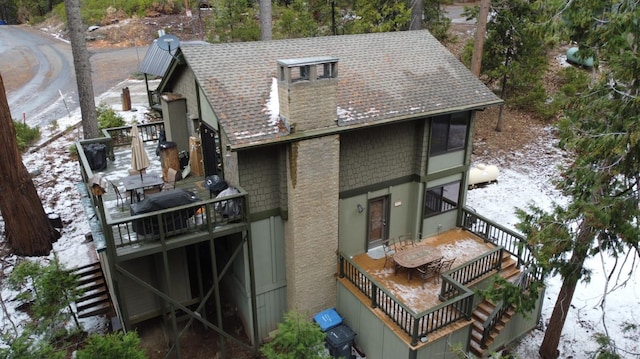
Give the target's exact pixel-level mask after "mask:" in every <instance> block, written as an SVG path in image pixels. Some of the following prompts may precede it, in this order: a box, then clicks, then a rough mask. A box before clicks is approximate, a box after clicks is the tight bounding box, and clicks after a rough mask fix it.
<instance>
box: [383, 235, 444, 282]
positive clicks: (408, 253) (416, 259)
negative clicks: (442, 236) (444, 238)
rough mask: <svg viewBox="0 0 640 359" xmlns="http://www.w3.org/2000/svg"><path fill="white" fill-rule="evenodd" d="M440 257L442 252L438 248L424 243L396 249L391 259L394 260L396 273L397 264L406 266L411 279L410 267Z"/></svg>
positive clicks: (415, 266)
mask: <svg viewBox="0 0 640 359" xmlns="http://www.w3.org/2000/svg"><path fill="white" fill-rule="evenodd" d="M441 258H442V252H440V250H439V249H438V248H436V247H432V246H429V245H425V244H421V245H417V246H415V247H409V248H406V249H403V250H400V251H397V252H396V253H395V254H394V255H393V260H394V261H395V262H396V273H397V272H398V266H400V267H403V268H407V269H408V272H409V273H408V277H409V280H411V272H413V270H412V269H414V268H417V267H420V266H421V265H425V264H427V263H431V262H433V261H437V260H439V259H441Z"/></svg>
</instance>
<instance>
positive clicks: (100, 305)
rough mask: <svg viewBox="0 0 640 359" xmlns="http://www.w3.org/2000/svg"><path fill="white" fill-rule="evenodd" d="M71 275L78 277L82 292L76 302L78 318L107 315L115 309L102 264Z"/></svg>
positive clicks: (76, 270) (90, 265)
mask: <svg viewBox="0 0 640 359" xmlns="http://www.w3.org/2000/svg"><path fill="white" fill-rule="evenodd" d="M71 273H72V274H75V275H77V276H78V289H80V290H81V291H82V294H81V295H80V298H78V300H76V311H77V314H78V318H87V317H93V316H96V315H100V314H105V313H108V312H110V311H111V310H112V309H113V306H112V304H111V298H110V297H109V291H108V290H107V285H106V283H105V281H104V275H103V274H102V267H101V266H100V262H96V263H92V264H88V265H86V266H83V267H79V268H76V269H73V270H71Z"/></svg>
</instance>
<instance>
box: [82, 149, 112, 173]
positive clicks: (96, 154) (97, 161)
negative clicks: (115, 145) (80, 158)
mask: <svg viewBox="0 0 640 359" xmlns="http://www.w3.org/2000/svg"><path fill="white" fill-rule="evenodd" d="M83 148H84V155H85V156H86V157H87V161H88V162H89V167H90V168H91V170H92V171H102V170H104V169H106V168H107V146H106V145H104V144H102V143H90V144H88V145H84V146H83Z"/></svg>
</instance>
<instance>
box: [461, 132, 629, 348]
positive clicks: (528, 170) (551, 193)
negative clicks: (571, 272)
mask: <svg viewBox="0 0 640 359" xmlns="http://www.w3.org/2000/svg"><path fill="white" fill-rule="evenodd" d="M555 143H556V141H555V140H554V139H553V135H552V131H551V130H550V129H548V130H547V132H546V133H545V134H544V135H543V136H541V137H540V138H539V140H538V142H537V143H535V144H533V145H531V146H529V147H527V148H525V149H523V151H522V153H519V154H516V158H517V159H518V161H510V162H509V164H508V165H507V164H506V163H503V164H502V165H501V166H499V167H501V168H500V169H501V172H500V175H499V176H498V182H497V183H494V184H490V185H487V186H486V187H483V188H478V189H473V190H471V191H469V192H468V195H467V205H468V206H470V207H472V208H474V209H475V210H476V211H477V212H478V213H479V214H480V215H482V216H485V217H488V218H489V219H491V220H493V221H495V222H496V223H499V224H502V225H505V226H507V227H508V228H510V229H512V230H516V229H515V227H514V226H515V224H516V223H518V219H517V218H516V216H515V211H514V209H515V208H516V207H519V208H526V207H527V205H528V204H529V203H532V204H535V205H536V206H538V207H541V208H546V209H549V208H551V205H552V203H553V201H556V202H558V203H561V204H562V203H566V199H565V198H563V197H562V196H561V195H560V193H559V192H558V191H557V190H556V189H555V188H554V186H553V184H552V179H553V178H554V176H555V175H556V174H557V173H558V170H557V165H559V164H560V163H561V161H562V160H563V156H562V155H563V154H562V152H561V151H560V150H558V149H557V148H555V147H554V144H555ZM496 161H497V162H500V161H501V159H496ZM487 164H493V163H490V162H487ZM636 260H637V258H636ZM614 262H615V260H614V259H613V258H600V257H595V258H591V259H590V260H588V261H587V263H586V266H587V267H588V268H589V269H591V270H592V271H593V272H592V277H591V282H590V283H588V284H586V283H580V284H579V286H578V288H577V289H576V293H575V295H574V297H573V301H572V307H571V310H570V311H569V313H568V317H567V320H566V323H565V326H564V330H563V332H562V338H561V341H560V346H559V348H558V349H559V350H560V357H561V358H592V357H595V356H594V352H595V351H596V350H597V349H598V345H597V343H596V342H595V339H594V334H596V333H605V325H606V328H607V329H608V333H609V336H610V337H611V338H613V340H614V341H615V343H616V345H617V346H618V347H619V348H621V349H622V350H623V351H621V352H619V354H620V355H621V356H622V357H623V358H640V354H638V353H640V348H639V343H638V339H639V334H640V330H638V329H634V330H631V331H629V332H625V331H624V329H623V328H624V327H625V326H633V327H635V326H638V325H639V324H640V322H639V321H640V314H634V309H635V308H637V306H638V304H639V303H640V286H638V283H637V282H638V280H639V279H638V278H640V277H638V276H637V275H636V273H635V272H634V273H633V274H634V275H633V276H632V277H631V280H630V281H629V282H628V283H626V285H625V284H624V283H623V282H624V280H625V279H627V278H628V277H629V276H628V273H629V272H630V271H632V270H633V269H634V268H635V261H634V260H633V258H631V259H628V260H627V262H626V263H624V265H623V263H622V262H623V259H622V258H621V259H619V263H618V269H617V270H616V271H615V274H614V275H613V276H612V279H611V280H610V282H609V283H608V287H605V285H606V284H607V279H606V277H607V274H609V272H610V270H611V268H613V265H614ZM561 284H562V283H561V281H560V279H559V278H558V277H553V278H549V279H548V280H547V288H546V293H545V302H544V306H543V309H542V320H541V322H542V323H541V325H540V326H539V327H540V328H539V329H536V330H534V331H532V332H531V333H529V334H527V335H526V336H525V337H524V338H523V339H522V340H521V342H520V343H519V344H518V346H517V347H516V348H515V350H514V352H515V353H516V354H517V355H518V356H519V357H521V358H523V359H527V358H536V357H538V348H539V346H540V343H542V339H543V337H544V332H543V331H542V330H544V328H546V327H547V324H548V322H549V318H550V317H551V312H552V311H553V306H554V305H555V301H556V298H557V295H558V292H559V290H560V286H561ZM605 290H606V291H609V292H610V293H609V294H608V295H607V296H603V293H604V292H605ZM603 298H605V301H604V303H602V300H603ZM601 304H603V305H602V307H601ZM540 329H542V330H540Z"/></svg>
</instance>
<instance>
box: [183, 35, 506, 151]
mask: <svg viewBox="0 0 640 359" xmlns="http://www.w3.org/2000/svg"><path fill="white" fill-rule="evenodd" d="M181 51H182V53H183V54H184V57H185V59H186V62H187V64H188V65H189V66H190V67H191V68H192V70H193V73H194V74H195V77H196V80H197V81H198V83H199V85H200V86H201V87H202V89H203V91H204V92H205V94H206V96H207V98H208V100H209V102H210V103H211V106H212V107H213V109H214V111H215V113H216V115H217V116H218V119H219V121H220V124H221V125H222V126H223V128H224V130H225V133H226V134H227V135H228V136H229V140H230V142H231V145H247V144H250V143H251V144H258V143H260V142H263V141H273V140H274V139H277V138H278V137H281V136H284V135H287V132H286V131H287V130H286V128H285V127H283V126H281V124H278V123H274V122H273V121H271V119H270V115H269V113H268V112H269V111H267V110H266V106H267V102H268V101H269V97H270V92H271V88H272V82H273V78H275V77H276V76H277V71H276V70H277V60H283V59H294V58H309V57H322V56H331V57H335V58H338V59H339V61H338V81H339V82H338V89H337V91H338V94H337V99H338V108H337V109H336V118H337V120H338V124H339V125H340V126H350V125H356V124H358V125H362V124H365V123H371V124H375V123H376V122H379V121H390V120H393V119H395V118H397V119H406V118H407V117H411V116H424V115H430V114H436V113H445V112H451V111H458V110H464V109H471V108H481V107H486V106H492V105H496V104H499V103H501V100H500V99H499V98H498V97H497V96H496V95H495V94H494V93H493V92H491V90H489V89H488V88H487V87H486V86H484V84H483V83H482V82H480V81H479V80H478V79H477V78H476V77H475V76H473V74H472V73H471V72H470V71H469V70H468V69H467V68H466V67H465V66H464V65H463V64H461V63H460V62H459V61H458V60H457V59H456V58H455V57H454V56H453V55H452V54H451V53H450V52H449V51H448V50H447V49H446V48H445V47H444V46H442V45H441V44H440V43H439V42H438V41H437V40H436V39H435V38H434V37H433V36H432V35H431V34H430V33H429V32H428V31H426V30H424V31H404V32H388V33H375V34H363V35H345V36H327V37H314V38H304V39H289V40H275V41H256V42H244V43H224V44H206V45H200V46H188V47H184V48H181Z"/></svg>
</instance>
